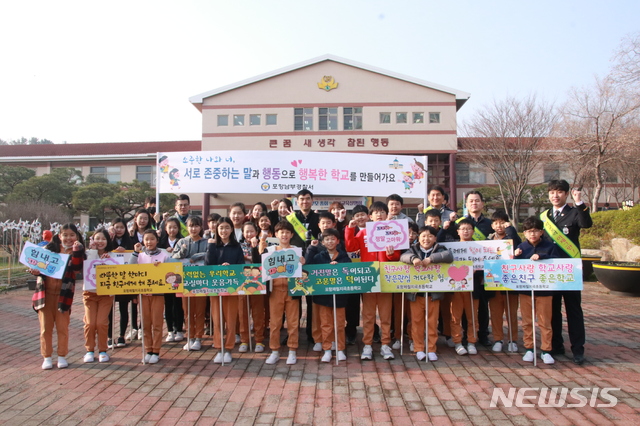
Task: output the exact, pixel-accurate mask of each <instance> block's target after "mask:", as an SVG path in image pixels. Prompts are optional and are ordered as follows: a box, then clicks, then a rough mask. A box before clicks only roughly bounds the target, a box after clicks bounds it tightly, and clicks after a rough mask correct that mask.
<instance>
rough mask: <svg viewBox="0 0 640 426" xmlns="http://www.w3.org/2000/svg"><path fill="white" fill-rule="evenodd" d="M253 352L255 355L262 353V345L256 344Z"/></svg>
mask: <svg viewBox="0 0 640 426" xmlns="http://www.w3.org/2000/svg"><path fill="white" fill-rule="evenodd" d="M253 351H254V352H255V353H260V352H264V345H263V344H262V343H256V347H255V349H254V350H253Z"/></svg>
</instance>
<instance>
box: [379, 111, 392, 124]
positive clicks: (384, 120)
mask: <svg viewBox="0 0 640 426" xmlns="http://www.w3.org/2000/svg"><path fill="white" fill-rule="evenodd" d="M389 123H391V113H390V112H381V113H380V124H389Z"/></svg>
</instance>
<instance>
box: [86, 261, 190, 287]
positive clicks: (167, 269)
mask: <svg viewBox="0 0 640 426" xmlns="http://www.w3.org/2000/svg"><path fill="white" fill-rule="evenodd" d="M183 277H184V274H183V272H182V263H179V262H172V263H161V264H159V265H158V266H154V265H153V264H151V263H145V264H138V265H100V266H98V267H96V291H97V293H98V295H107V294H108V295H113V294H158V293H182V292H183V290H184V289H183V282H184V278H183Z"/></svg>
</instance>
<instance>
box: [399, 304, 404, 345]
mask: <svg viewBox="0 0 640 426" xmlns="http://www.w3.org/2000/svg"><path fill="white" fill-rule="evenodd" d="M400 297H401V301H400V305H401V307H400V356H402V351H403V350H404V294H403V293H400Z"/></svg>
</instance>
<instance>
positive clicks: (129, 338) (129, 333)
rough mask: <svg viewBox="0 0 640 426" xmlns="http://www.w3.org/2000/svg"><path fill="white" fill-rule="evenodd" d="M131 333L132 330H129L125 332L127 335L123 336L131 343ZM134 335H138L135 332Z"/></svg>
mask: <svg viewBox="0 0 640 426" xmlns="http://www.w3.org/2000/svg"><path fill="white" fill-rule="evenodd" d="M133 332H134V330H129V331H127V334H125V335H124V338H125V339H126V340H128V341H130V342H132V341H133V334H134V333H133ZM135 334H136V336H137V335H138V333H137V332H136V333H135Z"/></svg>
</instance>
